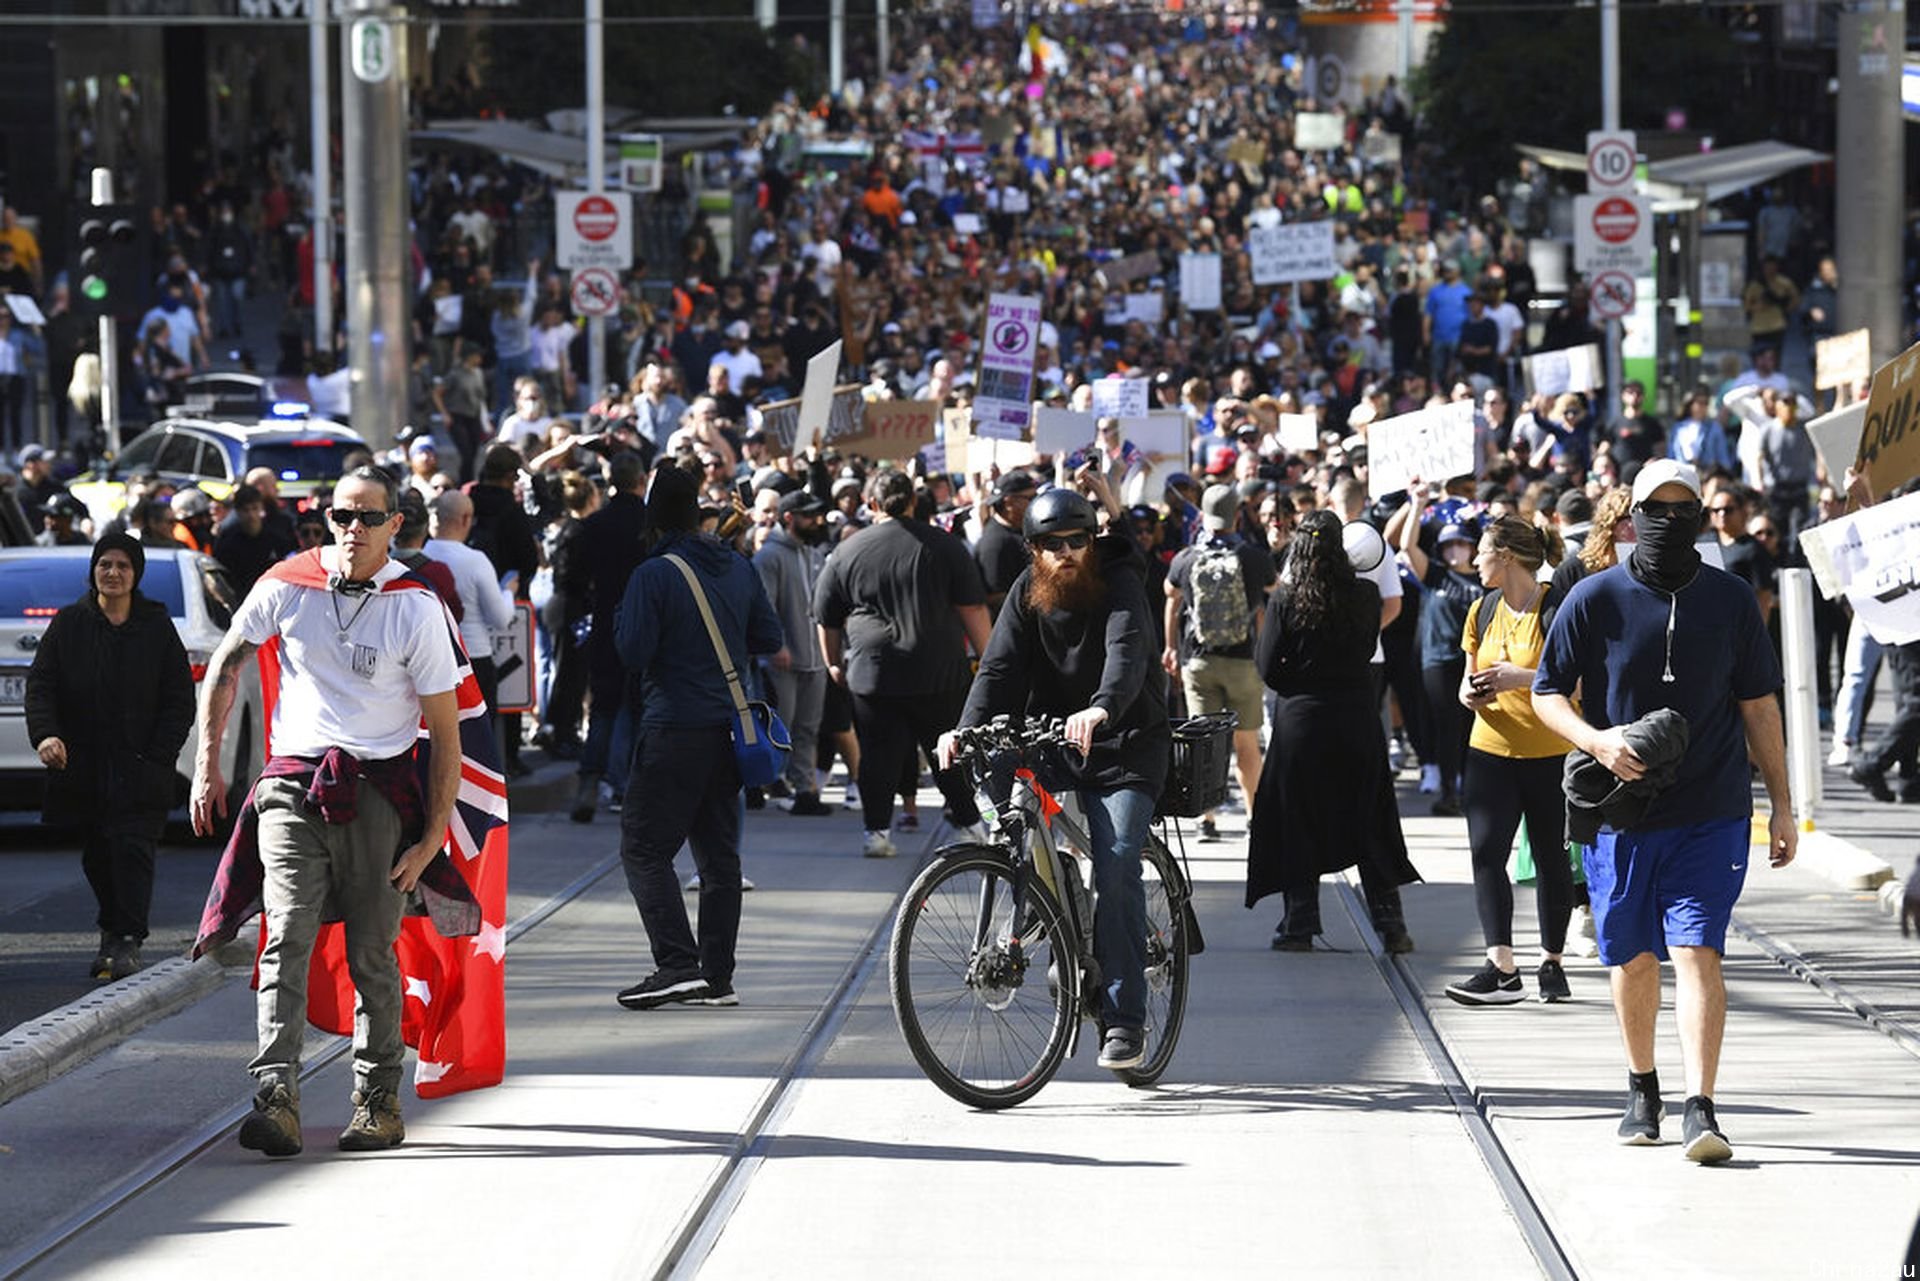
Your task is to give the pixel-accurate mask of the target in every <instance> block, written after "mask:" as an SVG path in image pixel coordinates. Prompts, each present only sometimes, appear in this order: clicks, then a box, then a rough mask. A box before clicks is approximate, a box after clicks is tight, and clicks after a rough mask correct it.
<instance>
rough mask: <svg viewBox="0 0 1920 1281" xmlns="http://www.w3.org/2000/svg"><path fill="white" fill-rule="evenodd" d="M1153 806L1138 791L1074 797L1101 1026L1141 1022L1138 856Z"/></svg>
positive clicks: (1143, 910)
mask: <svg viewBox="0 0 1920 1281" xmlns="http://www.w3.org/2000/svg"><path fill="white" fill-rule="evenodd" d="M1153 802H1154V798H1153V794H1152V793H1151V792H1148V791H1146V790H1145V789H1144V788H1138V787H1121V788H1115V789H1114V790H1113V791H1110V792H1095V791H1090V790H1086V789H1082V790H1081V792H1080V808H1081V809H1083V810H1085V811H1086V813H1087V835H1088V836H1089V837H1090V838H1092V844H1093V891H1094V895H1095V898H1094V907H1093V956H1094V960H1096V961H1098V962H1099V963H1100V975H1101V978H1102V979H1103V980H1104V981H1105V984H1106V986H1105V987H1104V988H1103V989H1102V990H1101V992H1100V1022H1101V1024H1102V1026H1105V1027H1131V1028H1138V1027H1145V1026H1146V1022H1147V894H1146V889H1145V887H1144V886H1142V885H1141V883H1140V852H1141V851H1142V850H1143V849H1145V848H1146V844H1147V825H1148V824H1149V823H1151V822H1152V821H1153Z"/></svg>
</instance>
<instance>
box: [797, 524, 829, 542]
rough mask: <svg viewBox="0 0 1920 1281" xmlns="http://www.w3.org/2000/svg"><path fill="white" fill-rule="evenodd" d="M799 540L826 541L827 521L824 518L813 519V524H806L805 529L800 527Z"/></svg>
mask: <svg viewBox="0 0 1920 1281" xmlns="http://www.w3.org/2000/svg"><path fill="white" fill-rule="evenodd" d="M800 541H801V542H803V543H808V544H814V543H824V542H826V541H827V522H825V521H824V520H822V521H815V522H814V523H813V524H811V525H808V526H807V527H806V528H805V529H802V530H801V531H800Z"/></svg>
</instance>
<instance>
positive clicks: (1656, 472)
mask: <svg viewBox="0 0 1920 1281" xmlns="http://www.w3.org/2000/svg"><path fill="white" fill-rule="evenodd" d="M1662 485H1684V486H1685V487H1686V489H1687V491H1688V492H1689V493H1691V494H1692V495H1693V496H1694V499H1695V500H1696V501H1698V499H1699V498H1700V473H1699V472H1697V471H1695V470H1694V469H1693V468H1691V467H1689V466H1687V464H1685V463H1683V462H1679V461H1678V460H1676V459H1672V458H1656V459H1654V460H1653V461H1652V462H1650V463H1648V464H1647V465H1646V466H1644V467H1642V468H1641V469H1640V474H1639V475H1637V476H1635V477H1634V478H1633V502H1634V505H1635V506H1636V507H1637V506H1639V505H1640V504H1641V503H1644V502H1646V501H1647V499H1649V498H1651V497H1653V491H1654V490H1656V489H1658V488H1660V486H1662Z"/></svg>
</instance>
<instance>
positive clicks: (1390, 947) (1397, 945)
mask: <svg viewBox="0 0 1920 1281" xmlns="http://www.w3.org/2000/svg"><path fill="white" fill-rule="evenodd" d="M1373 929H1374V932H1375V933H1376V934H1378V935H1379V936H1380V946H1381V947H1382V948H1383V949H1385V951H1386V953H1387V955H1388V956H1405V955H1406V954H1407V953H1408V952H1411V951H1413V935H1411V934H1409V933H1407V923H1406V922H1405V921H1402V920H1399V919H1397V918H1396V919H1394V920H1390V921H1375V922H1374V923H1373Z"/></svg>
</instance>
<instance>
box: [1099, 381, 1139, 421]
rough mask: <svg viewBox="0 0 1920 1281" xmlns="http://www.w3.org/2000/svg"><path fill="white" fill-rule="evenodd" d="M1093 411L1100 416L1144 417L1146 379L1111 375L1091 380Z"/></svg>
mask: <svg viewBox="0 0 1920 1281" xmlns="http://www.w3.org/2000/svg"><path fill="white" fill-rule="evenodd" d="M1093 412H1094V413H1095V414H1096V415H1098V416H1099V417H1101V418H1144V417H1146V413H1147V380H1146V379H1144V378H1122V377H1119V376H1117V375H1116V376H1113V377H1108V378H1096V379H1094V382H1093Z"/></svg>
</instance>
